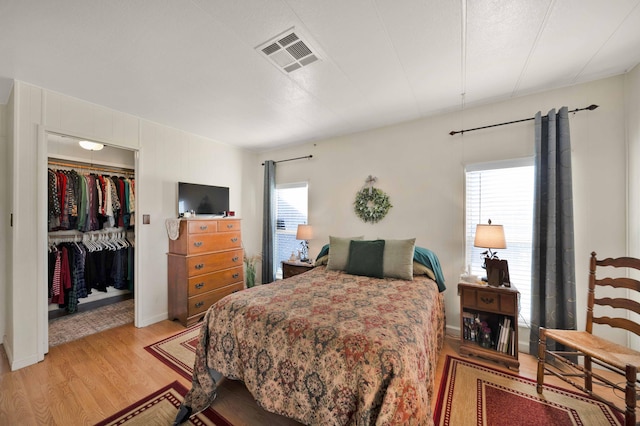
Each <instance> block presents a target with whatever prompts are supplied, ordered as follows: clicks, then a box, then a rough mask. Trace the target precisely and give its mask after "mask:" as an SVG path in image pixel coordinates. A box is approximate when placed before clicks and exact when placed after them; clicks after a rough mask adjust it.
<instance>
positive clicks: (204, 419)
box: [96, 381, 232, 426]
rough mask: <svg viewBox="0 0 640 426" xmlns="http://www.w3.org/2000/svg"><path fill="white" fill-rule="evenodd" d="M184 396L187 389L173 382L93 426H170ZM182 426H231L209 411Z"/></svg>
mask: <svg viewBox="0 0 640 426" xmlns="http://www.w3.org/2000/svg"><path fill="white" fill-rule="evenodd" d="M186 393H187V389H186V388H185V387H184V386H182V385H181V384H180V383H178V382H177V381H176V382H173V383H171V384H170V385H167V386H165V387H164V388H162V389H160V390H159V391H157V392H154V393H152V394H151V395H149V396H147V397H146V398H143V399H141V400H140V401H138V402H136V403H134V404H131V405H130V406H129V407H127V408H125V409H124V410H121V411H119V412H117V413H116V414H114V415H113V416H110V417H109V418H107V419H105V420H103V421H101V422H100V423H98V424H97V425H96V426H107V425H110V426H111V425H114V426H115V425H119V426H148V425H170V424H172V423H173V421H174V420H175V418H176V414H178V410H179V409H180V403H181V402H182V400H183V399H184V396H185V395H186ZM183 425H194V426H232V425H231V423H229V422H228V421H227V420H226V419H225V418H224V417H222V416H221V415H220V414H218V413H217V412H216V411H215V410H213V409H211V407H209V408H207V409H206V410H204V411H203V412H201V413H198V414H196V415H195V416H193V417H191V418H190V419H189V420H188V421H187V422H185V423H183Z"/></svg>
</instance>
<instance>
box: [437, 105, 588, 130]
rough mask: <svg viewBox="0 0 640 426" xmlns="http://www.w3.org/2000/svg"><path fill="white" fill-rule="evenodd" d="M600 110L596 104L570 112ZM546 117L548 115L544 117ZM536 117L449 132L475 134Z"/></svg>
mask: <svg viewBox="0 0 640 426" xmlns="http://www.w3.org/2000/svg"><path fill="white" fill-rule="evenodd" d="M596 108H598V105H595V104H591V105H589V106H588V107H584V108H576V109H574V110H571V111H569V112H578V111H584V110H589V111H593V110H594V109H596ZM544 117H546V115H545V116H544ZM535 119H536V118H535V117H531V118H523V119H521V120H514V121H507V122H506V123H498V124H491V125H489V126H482V127H474V128H473V129H466V130H457V131H456V130H452V131H450V132H449V134H450V135H451V136H453V135H455V134H457V133H464V132H473V131H474V130H482V129H488V128H490V127H498V126H504V125H507V124H514V123H521V122H523V121H530V120H535Z"/></svg>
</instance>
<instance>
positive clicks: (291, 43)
mask: <svg viewBox="0 0 640 426" xmlns="http://www.w3.org/2000/svg"><path fill="white" fill-rule="evenodd" d="M256 50H257V51H258V52H260V53H261V54H262V55H264V56H266V57H267V58H268V59H269V60H270V61H271V62H273V63H274V64H275V65H276V66H277V67H278V68H280V69H281V70H282V71H284V72H287V73H290V72H291V71H295V70H297V69H299V68H302V67H305V66H307V65H309V64H311V63H313V62H315V61H317V60H318V59H320V58H319V57H318V54H317V53H315V52H314V51H313V50H312V49H311V47H310V46H309V43H307V42H305V41H304V40H303V39H302V37H301V36H300V34H299V33H296V32H295V30H294V29H293V28H292V29H290V30H287V31H285V32H284V33H282V34H280V35H278V36H276V37H274V38H272V39H271V40H269V41H267V42H265V43H263V44H261V45H260V46H258V47H256Z"/></svg>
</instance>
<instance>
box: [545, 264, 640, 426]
mask: <svg viewBox="0 0 640 426" xmlns="http://www.w3.org/2000/svg"><path fill="white" fill-rule="evenodd" d="M606 266H610V267H614V268H626V270H625V272H629V271H632V270H638V271H640V259H635V258H631V257H619V258H617V259H611V258H607V259H603V260H598V259H596V254H595V253H591V261H590V267H589V293H588V299H587V325H586V330H585V331H576V330H555V329H545V328H543V327H540V345H539V347H538V377H537V379H538V380H537V382H538V383H537V387H536V388H537V391H538V393H542V385H543V384H544V375H545V374H553V375H555V376H557V377H559V378H561V379H562V380H564V381H566V382H567V383H569V384H571V385H573V386H575V387H576V388H578V389H580V390H581V391H583V392H586V393H587V394H589V395H590V396H591V397H593V398H595V399H597V400H598V401H601V402H603V403H605V404H607V405H608V406H610V407H611V408H612V409H614V410H617V411H619V412H621V413H623V414H624V416H625V425H627V426H631V425H635V424H636V399H637V388H636V383H637V382H638V380H637V372H638V369H639V368H640V352H638V351H635V350H633V349H630V348H628V347H626V346H622V345H618V344H615V343H613V342H611V341H609V340H606V339H603V338H601V337H598V336H594V335H593V334H592V331H593V324H594V323H596V324H606V325H609V326H611V327H615V328H621V329H624V330H627V331H631V332H633V333H635V334H636V335H638V336H640V324H638V323H637V322H634V321H632V320H630V319H628V317H629V315H632V316H633V315H640V303H638V302H636V301H635V300H633V298H634V297H635V298H636V300H639V298H640V281H638V280H637V279H633V278H630V277H628V275H629V274H628V273H627V276H626V277H621V278H609V277H607V278H598V277H596V267H598V272H601V270H602V267H606ZM605 286H610V287H613V288H619V289H627V290H634V291H635V292H630V293H631V294H632V296H631V297H630V298H629V299H626V298H620V297H616V298H611V297H602V296H601V295H600V291H603V290H604V291H606V289H604V288H603V287H605ZM596 289H597V290H599V292H598V298H596V294H595V293H596ZM634 293H635V294H634ZM594 305H599V306H608V307H610V308H615V309H614V310H609V312H615V314H616V315H618V314H621V315H620V316H619V317H616V318H611V317H608V316H595V315H594V311H593V307H594ZM597 313H600V309H598V310H597ZM634 313H635V314H634ZM547 339H552V340H554V341H556V342H557V343H559V344H561V345H564V347H565V348H566V349H567V350H565V351H554V350H547V343H546V342H547ZM571 350H573V351H571ZM547 356H548V357H549V359H554V360H558V361H561V362H562V363H563V364H565V365H568V366H570V368H566V367H565V368H562V366H561V367H559V368H555V367H551V368H550V366H549V365H548V363H547V364H545V358H547ZM579 357H584V361H583V364H582V365H579V363H577V362H575V361H576V359H577V358H579ZM592 363H595V364H598V365H599V366H601V367H604V368H606V369H608V370H610V371H613V372H615V373H618V374H620V375H622V376H624V377H625V380H624V382H625V386H622V385H621V384H618V383H614V382H613V381H611V380H610V379H607V378H606V377H603V376H602V375H601V373H597V372H593V371H592V369H591V365H592ZM545 372H546V373H545ZM570 377H578V378H582V377H583V378H584V386H582V385H580V384H579V383H578V382H576V381H574V380H572V379H570ZM594 378H595V379H596V380H598V381H600V382H602V383H605V384H606V385H608V386H609V387H611V388H612V389H614V390H615V389H617V390H619V391H621V392H624V395H625V408H624V409H623V408H620V406H619V405H616V404H615V403H614V402H613V401H610V400H607V399H605V398H603V397H602V396H601V395H599V394H597V393H594V392H593V379H594ZM619 383H620V382H619Z"/></svg>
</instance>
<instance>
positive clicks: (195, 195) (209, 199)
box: [178, 182, 229, 216]
mask: <svg viewBox="0 0 640 426" xmlns="http://www.w3.org/2000/svg"><path fill="white" fill-rule="evenodd" d="M192 210H193V211H194V212H195V213H196V215H213V216H219V215H225V214H226V212H227V211H229V188H228V187H226V186H212V185H199V184H196V183H186V182H178V216H182V215H183V214H184V212H190V211H192Z"/></svg>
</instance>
